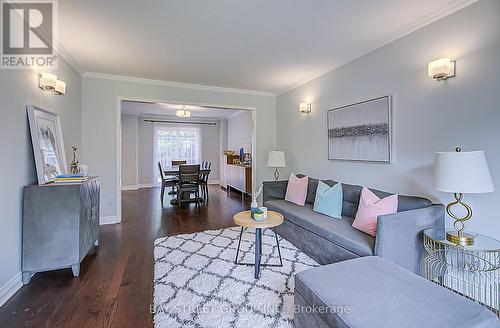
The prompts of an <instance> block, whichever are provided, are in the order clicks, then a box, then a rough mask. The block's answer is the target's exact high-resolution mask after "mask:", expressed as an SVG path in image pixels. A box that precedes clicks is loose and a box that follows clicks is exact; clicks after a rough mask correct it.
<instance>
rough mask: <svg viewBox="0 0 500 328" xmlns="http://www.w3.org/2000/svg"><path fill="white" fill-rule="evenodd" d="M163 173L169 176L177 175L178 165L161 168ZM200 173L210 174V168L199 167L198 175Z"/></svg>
mask: <svg viewBox="0 0 500 328" xmlns="http://www.w3.org/2000/svg"><path fill="white" fill-rule="evenodd" d="M163 172H164V173H165V175H167V176H168V175H170V176H178V175H179V165H174V166H167V167H165V168H164V169H163ZM202 174H210V169H202V168H200V175H202Z"/></svg>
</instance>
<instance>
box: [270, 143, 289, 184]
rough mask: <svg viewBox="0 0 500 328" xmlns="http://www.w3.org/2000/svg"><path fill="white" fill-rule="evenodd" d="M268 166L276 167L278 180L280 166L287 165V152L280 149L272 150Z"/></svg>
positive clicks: (275, 174) (275, 172)
mask: <svg viewBox="0 0 500 328" xmlns="http://www.w3.org/2000/svg"><path fill="white" fill-rule="evenodd" d="M267 166H268V167H274V180H275V181H277V180H278V179H279V177H280V173H279V172H278V167H285V152H283V151H279V150H271V151H270V152H269V157H268V158H267Z"/></svg>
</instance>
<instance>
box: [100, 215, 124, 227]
mask: <svg viewBox="0 0 500 328" xmlns="http://www.w3.org/2000/svg"><path fill="white" fill-rule="evenodd" d="M120 222H122V220H121V219H120V218H119V217H117V216H101V218H100V219H99V225H107V224H115V223H120Z"/></svg>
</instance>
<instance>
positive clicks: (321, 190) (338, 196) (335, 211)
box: [313, 181, 342, 219]
mask: <svg viewBox="0 0 500 328" xmlns="http://www.w3.org/2000/svg"><path fill="white" fill-rule="evenodd" d="M313 211H314V212H317V213H321V214H325V215H328V216H329V217H332V218H336V219H340V218H342V184H336V185H334V186H333V187H330V186H328V185H327V184H326V183H324V182H323V181H319V182H318V188H317V189H316V199H315V200H314V205H313Z"/></svg>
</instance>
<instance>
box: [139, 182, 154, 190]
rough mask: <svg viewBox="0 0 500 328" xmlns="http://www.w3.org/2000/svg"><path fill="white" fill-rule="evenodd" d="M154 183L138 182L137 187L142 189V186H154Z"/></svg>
mask: <svg viewBox="0 0 500 328" xmlns="http://www.w3.org/2000/svg"><path fill="white" fill-rule="evenodd" d="M154 186H155V185H154V184H152V183H143V184H138V185H137V188H139V189H142V188H154Z"/></svg>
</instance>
